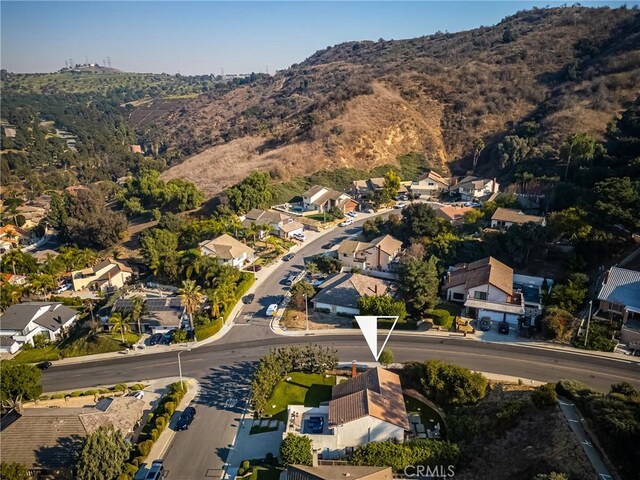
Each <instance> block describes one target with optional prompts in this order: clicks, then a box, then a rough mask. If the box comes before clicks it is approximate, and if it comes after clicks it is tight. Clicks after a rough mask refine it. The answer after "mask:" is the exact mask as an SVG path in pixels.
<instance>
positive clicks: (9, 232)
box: [0, 225, 27, 251]
mask: <svg viewBox="0 0 640 480" xmlns="http://www.w3.org/2000/svg"><path fill="white" fill-rule="evenodd" d="M26 236H27V232H25V231H24V230H22V229H21V228H18V227H14V226H13V225H3V226H2V227H0V251H7V250H10V249H12V248H16V247H17V246H18V245H19V244H20V243H21V242H22V241H23V239H24V238H26Z"/></svg>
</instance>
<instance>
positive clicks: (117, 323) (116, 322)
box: [109, 312, 129, 344]
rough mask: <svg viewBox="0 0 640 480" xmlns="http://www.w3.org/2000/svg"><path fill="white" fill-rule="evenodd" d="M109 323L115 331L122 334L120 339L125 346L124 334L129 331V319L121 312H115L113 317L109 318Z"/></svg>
mask: <svg viewBox="0 0 640 480" xmlns="http://www.w3.org/2000/svg"><path fill="white" fill-rule="evenodd" d="M109 323H110V324H111V325H112V327H113V329H114V330H115V331H119V332H120V338H121V340H122V343H123V344H124V332H126V331H127V330H128V329H129V317H123V316H122V314H121V313H120V312H114V313H113V314H112V315H111V317H109Z"/></svg>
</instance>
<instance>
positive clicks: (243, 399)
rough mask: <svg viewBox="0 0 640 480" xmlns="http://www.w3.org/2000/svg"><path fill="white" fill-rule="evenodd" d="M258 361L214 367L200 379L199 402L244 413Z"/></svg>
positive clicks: (228, 410)
mask: <svg viewBox="0 0 640 480" xmlns="http://www.w3.org/2000/svg"><path fill="white" fill-rule="evenodd" d="M256 366H257V362H248V361H242V362H236V363H233V364H231V365H225V366H220V367H215V368H212V369H211V370H210V371H209V373H207V374H206V375H205V376H204V377H203V378H201V379H200V394H199V395H198V398H197V400H196V403H197V404H200V405H206V406H210V407H215V408H217V409H220V410H225V411H227V412H234V413H237V414H239V415H240V414H242V412H243V411H244V409H245V406H246V405H247V401H248V399H249V392H250V389H251V379H252V378H253V371H254V370H255V368H256Z"/></svg>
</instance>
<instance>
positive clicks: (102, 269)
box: [71, 258, 133, 292]
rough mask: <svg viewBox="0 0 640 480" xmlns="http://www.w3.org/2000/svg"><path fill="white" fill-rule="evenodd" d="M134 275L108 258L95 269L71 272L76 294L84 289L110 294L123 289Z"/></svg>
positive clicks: (127, 268) (124, 266)
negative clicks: (109, 292)
mask: <svg viewBox="0 0 640 480" xmlns="http://www.w3.org/2000/svg"><path fill="white" fill-rule="evenodd" d="M132 275H133V270H132V269H130V268H129V267H127V266H126V265H124V264H122V263H120V262H118V261H116V260H114V259H112V258H108V259H106V260H104V261H102V262H100V263H98V264H96V265H94V266H93V267H90V268H84V269H82V270H75V271H73V272H71V284H72V285H73V290H74V291H76V292H79V291H80V290H84V289H89V290H95V291H100V292H108V291H114V290H117V289H119V288H122V287H123V286H124V285H125V283H126V282H127V280H129V278H131V276H132Z"/></svg>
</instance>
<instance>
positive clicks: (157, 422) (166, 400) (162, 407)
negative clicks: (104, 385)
mask: <svg viewBox="0 0 640 480" xmlns="http://www.w3.org/2000/svg"><path fill="white" fill-rule="evenodd" d="M186 393H187V389H186V386H185V385H181V384H180V382H176V383H172V384H171V385H169V392H168V393H167V394H166V395H165V396H164V397H162V399H160V402H159V403H158V406H157V407H156V408H155V410H154V411H153V412H151V413H149V417H148V419H147V423H146V425H145V426H144V428H143V429H142V432H141V433H140V436H139V437H138V443H137V444H136V445H135V446H134V447H133V449H132V450H131V455H130V457H129V462H128V463H127V464H126V465H125V473H123V474H122V475H120V477H119V480H130V479H132V478H133V477H134V476H135V474H136V472H137V471H138V469H139V468H140V465H142V464H143V463H144V461H145V459H146V458H147V456H148V455H149V453H150V452H151V449H152V448H153V444H154V443H155V442H156V441H157V440H158V438H159V437H160V434H162V432H163V431H164V430H165V429H166V428H167V427H168V426H169V421H170V420H171V415H173V413H174V412H175V409H176V406H177V405H180V402H181V401H182V399H183V398H184V396H185V394H186Z"/></svg>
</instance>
